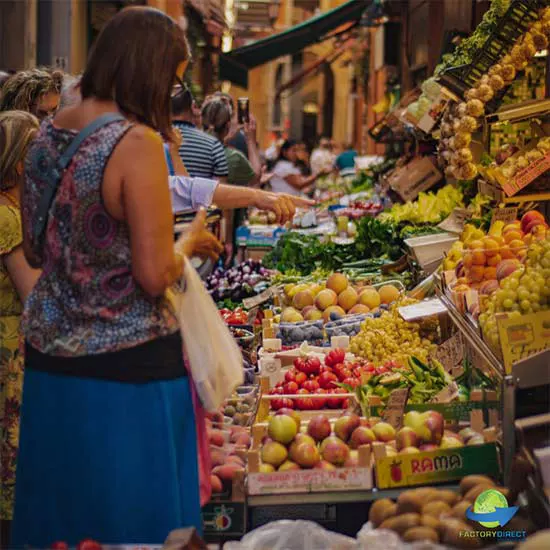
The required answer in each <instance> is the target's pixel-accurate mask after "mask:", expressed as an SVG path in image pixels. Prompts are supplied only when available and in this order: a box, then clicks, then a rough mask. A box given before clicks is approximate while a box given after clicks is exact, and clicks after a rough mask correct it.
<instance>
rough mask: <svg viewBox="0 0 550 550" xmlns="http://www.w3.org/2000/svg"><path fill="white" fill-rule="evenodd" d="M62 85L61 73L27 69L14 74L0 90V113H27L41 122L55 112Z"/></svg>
mask: <svg viewBox="0 0 550 550" xmlns="http://www.w3.org/2000/svg"><path fill="white" fill-rule="evenodd" d="M62 85H63V73H62V72H61V71H47V70H44V69H29V70H28V71H20V72H18V73H15V74H14V75H13V76H11V77H10V78H8V79H7V80H6V81H5V82H4V85H3V86H2V88H1V89H0V111H13V110H16V109H17V110H20V111H28V112H29V113H32V114H33V115H35V116H36V117H37V118H38V119H39V120H43V119H44V118H46V117H47V116H50V115H53V114H54V113H55V112H56V111H57V107H58V106H59V98H60V95H61V86H62Z"/></svg>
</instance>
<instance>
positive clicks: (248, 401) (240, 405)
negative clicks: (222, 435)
mask: <svg viewBox="0 0 550 550" xmlns="http://www.w3.org/2000/svg"><path fill="white" fill-rule="evenodd" d="M258 399H259V388H258V387H257V386H254V385H249V386H239V387H238V388H236V389H235V391H234V392H233V395H232V396H231V397H228V398H227V399H226V400H225V402H224V404H223V405H222V406H221V407H220V410H219V411H218V412H216V413H212V414H209V415H208V416H209V420H210V423H211V424H212V425H213V426H214V427H216V428H219V429H221V428H226V427H228V426H232V425H233V426H250V425H251V424H252V421H253V419H254V414H255V412H256V408H257V406H258Z"/></svg>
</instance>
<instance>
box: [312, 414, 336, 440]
mask: <svg viewBox="0 0 550 550" xmlns="http://www.w3.org/2000/svg"><path fill="white" fill-rule="evenodd" d="M330 432H331V427H330V421H329V419H328V417H327V416H326V415H324V414H319V415H317V416H314V417H313V418H312V419H311V420H310V421H309V424H308V426H307V433H308V434H309V435H310V436H311V437H313V439H315V441H323V439H325V438H327V437H328V436H329V435H330Z"/></svg>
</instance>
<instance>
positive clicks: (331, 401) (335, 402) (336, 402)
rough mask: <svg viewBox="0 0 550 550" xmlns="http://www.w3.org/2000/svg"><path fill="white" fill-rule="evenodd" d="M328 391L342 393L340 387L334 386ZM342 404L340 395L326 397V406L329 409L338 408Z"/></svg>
mask: <svg viewBox="0 0 550 550" xmlns="http://www.w3.org/2000/svg"><path fill="white" fill-rule="evenodd" d="M327 391H330V393H342V390H341V389H340V388H334V389H332V390H327ZM341 405H342V398H340V397H329V398H327V407H328V408H329V409H339V408H341Z"/></svg>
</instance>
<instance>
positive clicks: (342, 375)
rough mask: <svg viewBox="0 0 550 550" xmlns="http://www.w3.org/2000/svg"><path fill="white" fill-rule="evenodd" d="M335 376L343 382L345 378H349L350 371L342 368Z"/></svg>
mask: <svg viewBox="0 0 550 550" xmlns="http://www.w3.org/2000/svg"><path fill="white" fill-rule="evenodd" d="M336 376H338V380H340V382H343V381H344V380H345V379H346V378H351V372H350V371H349V370H348V369H342V370H339V371H338V372H337V373H336Z"/></svg>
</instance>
